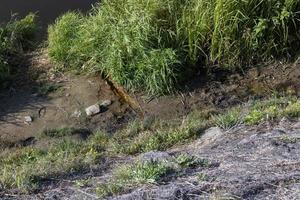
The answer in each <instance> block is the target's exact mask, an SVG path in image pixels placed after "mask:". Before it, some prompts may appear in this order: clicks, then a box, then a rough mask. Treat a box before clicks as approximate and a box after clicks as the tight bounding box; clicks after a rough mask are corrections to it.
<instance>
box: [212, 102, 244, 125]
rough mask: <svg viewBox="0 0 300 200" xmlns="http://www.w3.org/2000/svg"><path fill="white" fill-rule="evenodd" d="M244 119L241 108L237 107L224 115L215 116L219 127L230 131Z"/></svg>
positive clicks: (214, 119) (214, 118)
mask: <svg viewBox="0 0 300 200" xmlns="http://www.w3.org/2000/svg"><path fill="white" fill-rule="evenodd" d="M242 117H243V116H242V112H241V108H240V107H237V108H233V109H230V110H229V111H226V113H224V114H219V115H214V116H213V121H214V123H215V124H216V125H217V126H218V127H220V128H222V129H224V130H228V129H230V128H232V127H234V126H236V125H238V124H239V123H241V122H242Z"/></svg>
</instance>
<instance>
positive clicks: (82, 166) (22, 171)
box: [0, 133, 107, 191]
mask: <svg viewBox="0 0 300 200" xmlns="http://www.w3.org/2000/svg"><path fill="white" fill-rule="evenodd" d="M106 141H107V140H106V137H105V135H103V134H101V133H98V134H96V135H94V136H92V137H90V138H89V139H88V140H87V141H86V142H76V141H72V140H63V141H61V142H58V143H55V144H52V146H51V147H49V148H46V149H40V148H38V147H26V148H22V149H19V150H16V151H15V152H14V153H10V154H8V155H1V156H0V188H1V189H2V190H4V189H12V188H14V189H15V188H17V189H19V190H21V191H33V190H35V189H38V188H39V186H40V184H41V183H42V180H44V179H47V178H56V177H60V176H63V175H67V174H72V173H75V172H79V171H85V170H87V169H88V168H89V166H90V165H93V164H95V163H98V162H99V158H100V157H101V156H102V154H103V149H104V148H105V145H106Z"/></svg>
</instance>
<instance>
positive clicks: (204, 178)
mask: <svg viewBox="0 0 300 200" xmlns="http://www.w3.org/2000/svg"><path fill="white" fill-rule="evenodd" d="M208 178H209V177H208V175H207V174H205V173H199V174H198V175H197V180H198V181H199V182H202V181H207V180H208Z"/></svg>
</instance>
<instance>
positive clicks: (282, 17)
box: [48, 0, 300, 94]
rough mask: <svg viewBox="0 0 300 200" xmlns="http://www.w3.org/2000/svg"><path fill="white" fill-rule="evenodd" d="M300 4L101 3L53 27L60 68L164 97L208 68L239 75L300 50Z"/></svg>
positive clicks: (52, 45)
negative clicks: (92, 73) (100, 76)
mask: <svg viewBox="0 0 300 200" xmlns="http://www.w3.org/2000/svg"><path fill="white" fill-rule="evenodd" d="M299 9H300V3H299V1H297V0H289V1H279V0H276V1H261V0H251V1H250V0H248V1H237V0H228V1H225V0H207V1H197V0H191V1H177V0H151V1H150V0H121V1H120V0H104V1H102V2H101V3H100V4H99V5H98V6H96V7H94V8H93V10H92V11H91V13H90V14H89V15H87V16H83V15H81V14H78V13H74V12H72V13H70V12H69V13H67V14H65V15H64V16H62V17H60V18H59V19H58V20H57V21H56V23H55V24H54V25H52V26H51V27H50V28H49V39H48V40H49V48H48V49H49V54H50V57H51V58H52V60H53V61H55V62H56V63H58V64H60V66H62V68H64V66H65V69H68V68H77V69H79V70H81V69H86V70H88V71H100V72H103V73H104V74H105V75H107V76H110V77H111V78H112V79H113V80H114V81H116V82H117V83H119V84H121V85H123V86H125V87H126V88H128V89H139V90H144V91H147V92H148V93H155V94H157V93H165V92H170V91H172V90H173V88H174V86H175V85H176V83H178V82H179V81H181V80H183V79H186V78H187V77H189V75H191V74H193V73H194V72H195V70H197V68H198V64H201V65H202V67H204V68H209V67H210V66H218V67H221V68H226V69H235V68H237V67H241V66H247V65H249V64H251V63H257V62H260V61H265V60H267V59H270V58H272V59H273V58H279V57H285V58H289V57H292V58H293V57H295V56H296V54H297V52H298V51H299V46H300V45H299V41H300V40H299V35H300V33H299V26H300V23H299V19H300V13H299V12H298V11H299Z"/></svg>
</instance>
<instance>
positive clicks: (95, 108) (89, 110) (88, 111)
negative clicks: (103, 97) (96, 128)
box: [85, 104, 101, 116]
mask: <svg viewBox="0 0 300 200" xmlns="http://www.w3.org/2000/svg"><path fill="white" fill-rule="evenodd" d="M100 111H101V109H100V105H98V104H95V105H92V106H90V107H88V108H86V109H85V112H86V115H87V116H93V115H96V114H99V113H100Z"/></svg>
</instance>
